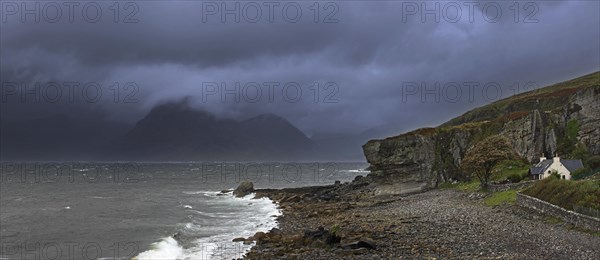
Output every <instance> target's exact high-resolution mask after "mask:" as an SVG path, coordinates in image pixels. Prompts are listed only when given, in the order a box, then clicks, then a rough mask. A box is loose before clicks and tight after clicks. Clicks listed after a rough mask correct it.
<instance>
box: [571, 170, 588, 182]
mask: <svg viewBox="0 0 600 260" xmlns="http://www.w3.org/2000/svg"><path fill="white" fill-rule="evenodd" d="M589 171H590V170H589V169H588V168H587V167H584V168H580V169H577V170H575V171H574V172H572V173H571V176H572V177H573V178H575V179H577V178H578V177H580V176H581V175H584V174H587V173H588V172H589Z"/></svg>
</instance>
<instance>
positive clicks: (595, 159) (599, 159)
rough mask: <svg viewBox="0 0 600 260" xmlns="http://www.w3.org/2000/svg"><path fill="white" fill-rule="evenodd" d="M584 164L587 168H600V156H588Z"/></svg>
mask: <svg viewBox="0 0 600 260" xmlns="http://www.w3.org/2000/svg"><path fill="white" fill-rule="evenodd" d="M584 166H585V167H586V168H589V169H593V170H595V169H598V168H600V156H598V155H595V156H592V157H590V158H588V159H587V160H586V161H585V165H584Z"/></svg>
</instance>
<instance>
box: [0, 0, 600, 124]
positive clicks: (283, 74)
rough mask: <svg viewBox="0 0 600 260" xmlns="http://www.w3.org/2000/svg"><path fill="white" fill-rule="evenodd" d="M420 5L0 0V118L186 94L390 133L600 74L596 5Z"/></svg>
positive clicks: (115, 108) (239, 113)
mask: <svg viewBox="0 0 600 260" xmlns="http://www.w3.org/2000/svg"><path fill="white" fill-rule="evenodd" d="M415 3H416V2H400V1H389V2H386V1H374V2H368V1H351V2H319V4H318V5H314V1H308V2H307V1H296V2H268V3H263V2H247V1H239V2H235V1H231V2H226V3H223V4H225V6H223V5H222V3H220V2H219V3H217V2H207V1H205V2H201V1H197V2H193V1H172V2H171V1H149V2H142V1H138V2H135V1H132V2H129V4H127V2H121V3H120V4H119V5H118V6H115V5H114V1H96V2H78V3H77V5H71V4H63V3H60V2H43V1H40V2H35V1H27V2H24V3H21V2H11V1H2V2H1V5H2V6H1V13H2V19H1V21H0V22H1V23H0V25H1V28H0V44H1V45H0V48H1V50H0V55H1V56H0V57H1V62H0V65H1V69H0V75H1V76H2V83H3V86H2V98H3V99H2V104H1V105H2V117H3V119H14V118H35V117H42V116H49V115H52V114H58V113H66V114H72V115H77V116H92V114H103V115H105V116H106V117H108V118H111V119H115V120H121V121H127V122H135V121H137V120H139V119H141V118H142V117H143V116H144V115H145V114H146V113H147V112H148V111H149V109H151V108H152V107H153V106H155V105H156V104H158V103H160V102H166V101H170V100H179V99H182V98H184V97H186V96H190V97H192V98H191V99H190V100H191V104H192V105H193V106H195V107H197V108H199V109H204V110H208V111H210V112H212V113H215V114H217V115H219V116H223V117H229V118H236V119H244V118H248V117H251V116H254V115H258V114H261V113H274V114H278V115H280V116H283V117H285V118H287V119H288V120H289V121H290V122H292V123H293V124H294V125H296V126H298V127H299V128H300V129H301V130H302V131H304V132H305V133H306V134H308V135H311V134H314V133H318V132H361V131H364V130H367V129H373V128H376V129H388V130H389V131H392V132H398V133H399V132H403V131H407V130H411V129H413V128H417V127H423V126H435V125H438V124H440V123H443V122H445V121H447V120H449V119H450V118H452V117H454V116H457V115H460V114H462V113H464V112H466V111H467V110H468V109H470V108H473V107H476V106H479V105H482V104H485V103H489V102H491V101H493V100H496V99H498V98H499V97H500V95H498V89H499V88H500V89H502V93H501V96H502V97H506V96H510V95H511V94H513V93H514V92H515V91H516V90H517V89H519V90H523V89H527V88H531V86H539V87H541V86H545V85H547V84H549V83H554V82H558V81H562V80H567V79H570V78H573V77H576V76H580V75H583V74H587V73H591V72H594V71H598V70H600V51H599V50H600V28H599V26H600V18H599V15H600V4H599V2H598V1H538V2H530V4H527V2H517V3H516V4H515V2H514V1H508V2H500V1H496V2H472V1H471V2H459V1H457V2H427V3H426V6H423V5H421V2H419V3H418V4H415ZM23 4H24V5H26V6H24V5H23ZM36 4H39V8H38V7H36ZM236 4H239V9H237V7H236ZM436 4H438V5H439V8H438V7H437V6H436ZM458 7H460V9H459V8H458ZM36 8H38V9H37V11H36ZM423 8H426V9H427V10H429V14H426V13H424V12H422V11H423ZM98 9H99V10H101V14H99V13H97V10H98ZM224 9H227V10H229V11H227V10H224ZM236 9H237V10H236ZM436 9H437V10H436ZM27 10H29V11H27ZM31 10H34V11H31ZM57 10H60V14H61V15H60V16H58V15H57ZM116 10H119V11H118V12H116ZM231 10H233V11H231ZM258 10H259V12H260V14H258V13H257V11H258ZM298 10H300V12H301V14H299V12H298ZM316 10H319V11H318V12H316ZM432 10H433V11H432ZM517 10H518V12H517ZM498 11H500V12H501V13H499V12H498ZM228 12H229V13H228ZM31 13H33V14H31ZM230 13H238V15H237V16H239V22H238V21H236V20H237V17H236V14H230ZM36 15H38V16H39V22H36V18H37V17H36ZM436 15H439V21H436ZM48 82H54V83H56V84H58V86H59V87H60V88H61V90H62V95H60V96H57V94H56V87H55V86H56V85H49V83H48ZM436 82H437V83H440V86H441V87H440V88H439V89H438V90H436V88H435V86H436V85H435V83H436ZM14 83H17V84H18V86H19V87H17V88H16V89H15V87H14ZM36 83H38V84H40V88H39V89H36V88H35V84H36ZM74 83H79V86H71V87H69V86H67V85H72V84H74ZM96 83H97V84H96ZM115 83H118V87H116V86H115V85H114V84H115ZM215 83H216V85H215ZM414 83H417V85H415V84H414ZM94 84H96V85H94ZM236 84H239V87H238V85H236ZM421 84H424V85H425V87H426V89H423V88H422V87H421ZM467 85H470V86H473V87H468V86H467ZM23 86H25V88H27V89H25V90H26V93H25V95H23V94H22V93H21V94H19V92H20V91H23V90H24V89H23ZM417 86H419V87H417ZM456 86H459V87H458V88H457V87H456ZM517 86H518V88H517ZM498 87H499V88H498ZM459 88H460V89H461V91H462V95H460V96H459V95H457V93H458V92H457V89H459ZM83 89H85V90H87V95H83V94H82V90H83ZM98 89H101V91H102V93H101V95H97V94H96V91H97V90H98ZM15 90H16V91H15ZM69 90H71V91H69ZM299 90H301V92H302V94H301V95H298V94H299V93H298V91H299ZM317 90H318V91H317ZM257 91H260V94H261V95H258V93H259V92H257ZM423 91H425V92H426V93H428V94H427V95H425V96H422V95H421V94H423ZM15 92H16V93H15ZM27 93H28V94H27ZM32 93H35V94H32ZM69 93H70V95H69ZM35 95H39V98H40V101H39V102H36V101H35ZM436 95H437V97H438V98H439V102H437V101H436ZM423 97H424V98H425V100H423ZM23 98H24V100H23ZM223 98H224V99H225V100H223ZM236 99H238V100H236Z"/></svg>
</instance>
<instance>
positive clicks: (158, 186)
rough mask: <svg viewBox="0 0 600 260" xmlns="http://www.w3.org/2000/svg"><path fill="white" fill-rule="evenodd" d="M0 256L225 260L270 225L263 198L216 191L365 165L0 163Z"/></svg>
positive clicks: (326, 177)
mask: <svg viewBox="0 0 600 260" xmlns="http://www.w3.org/2000/svg"><path fill="white" fill-rule="evenodd" d="M0 166H1V168H0V173H1V176H0V177H1V178H0V182H1V183H0V259H131V258H137V259H232V258H239V257H242V256H243V255H244V254H245V253H246V252H247V250H248V249H249V248H250V247H251V245H244V244H243V243H239V242H231V240H232V239H233V238H236V237H248V236H251V235H253V234H254V233H256V232H258V231H267V230H269V229H271V228H273V227H276V226H277V222H276V221H275V218H276V217H277V216H278V215H279V214H280V212H279V210H278V208H277V205H275V204H274V203H273V202H272V201H270V200H269V199H267V198H262V199H253V198H252V196H247V197H244V198H234V197H232V196H231V195H222V194H220V191H221V190H224V189H233V188H235V187H237V185H238V184H239V183H240V182H241V181H244V180H249V181H252V182H254V185H255V188H284V187H302V186H313V185H327V184H333V183H334V182H335V181H336V180H339V181H341V182H346V181H351V180H352V179H354V177H356V176H357V175H366V174H367V173H368V172H365V171H364V170H363V169H364V168H365V167H366V166H367V165H366V164H365V163H322V162H320V163H279V162H260V163H219V162H210V163H190V162H181V163H86V162H77V163H72V162H68V163H65V162H40V163H14V162H4V163H1V164H0Z"/></svg>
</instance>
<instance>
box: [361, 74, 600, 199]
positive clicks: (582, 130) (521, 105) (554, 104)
mask: <svg viewBox="0 0 600 260" xmlns="http://www.w3.org/2000/svg"><path fill="white" fill-rule="evenodd" d="M599 78H600V73H594V74H590V75H587V76H584V77H582V78H579V79H576V80H573V81H569V82H565V83H560V84H557V85H553V86H550V87H547V88H543V89H538V90H535V91H532V92H528V93H524V94H521V95H518V96H514V97H511V98H508V99H504V100H501V101H498V102H495V103H492V104H490V105H487V106H484V107H481V108H478V109H475V110H473V111H470V112H468V113H466V114H465V115H463V116H461V117H458V118H455V119H452V120H450V121H449V122H448V123H446V124H443V125H442V126H440V127H437V128H426V129H419V130H416V131H413V132H409V133H405V134H402V135H399V136H395V137H390V138H386V139H384V140H371V141H369V142H367V143H366V144H365V145H364V146H363V151H364V154H365V157H366V159H367V161H368V162H369V164H370V165H371V166H370V170H371V174H370V177H371V178H372V179H373V181H374V182H375V183H377V184H378V185H377V187H378V192H379V193H381V194H403V193H410V192H418V191H423V190H427V189H430V188H433V187H436V186H437V184H439V183H440V182H443V181H447V180H450V179H463V178H464V177H465V176H463V173H462V172H461V171H460V170H459V166H460V162H461V160H462V156H463V155H464V154H465V152H466V150H467V149H469V148H470V147H471V146H472V145H473V144H475V143H477V142H478V141H480V140H481V139H483V138H485V137H487V136H490V135H493V134H501V135H504V136H506V137H507V138H508V139H509V140H511V142H512V146H513V148H514V149H515V151H516V152H517V153H518V154H519V155H520V156H522V157H523V158H526V159H528V160H529V161H531V162H535V161H537V160H538V158H539V157H540V156H541V155H543V154H545V155H548V156H550V155H552V154H555V153H559V154H562V153H563V150H565V151H566V150H567V149H568V147H569V146H568V145H567V144H568V142H567V141H568V140H567V139H568V138H569V137H568V135H569V134H568V132H569V131H570V130H569V129H570V128H575V129H576V136H575V138H576V140H575V141H572V142H577V143H579V145H581V144H583V145H584V146H585V147H586V148H587V150H588V151H589V152H590V153H591V154H595V155H598V154H600V84H599V83H598V79H599ZM577 129H578V131H577ZM570 140H572V139H570ZM573 145H574V144H572V145H571V146H570V147H571V148H572V147H573Z"/></svg>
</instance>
